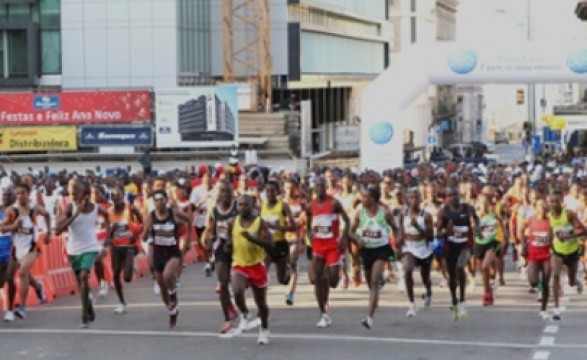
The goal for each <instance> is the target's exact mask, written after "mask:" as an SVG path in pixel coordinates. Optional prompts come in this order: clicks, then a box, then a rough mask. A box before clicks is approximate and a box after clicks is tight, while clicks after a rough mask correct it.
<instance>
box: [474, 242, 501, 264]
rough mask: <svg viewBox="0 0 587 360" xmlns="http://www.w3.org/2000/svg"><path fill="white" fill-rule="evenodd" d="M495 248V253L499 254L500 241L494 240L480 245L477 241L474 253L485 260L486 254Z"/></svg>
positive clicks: (477, 257)
mask: <svg viewBox="0 0 587 360" xmlns="http://www.w3.org/2000/svg"><path fill="white" fill-rule="evenodd" d="M489 250H493V251H494V252H495V254H496V255H497V254H499V253H498V251H499V243H498V242H497V241H492V242H490V243H489V244H485V245H480V244H477V243H474V244H473V255H474V256H475V258H476V259H479V260H483V259H484V258H485V254H486V253H487V252H488V251H489Z"/></svg>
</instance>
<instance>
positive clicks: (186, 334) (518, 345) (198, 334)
mask: <svg viewBox="0 0 587 360" xmlns="http://www.w3.org/2000/svg"><path fill="white" fill-rule="evenodd" d="M0 334H6V335H8V334H30V335H81V336H86V335H102V336H157V337H161V336H164V337H191V338H218V333H211V332H198V331H138V330H95V329H85V330H78V329H76V330H73V329H0ZM240 337H245V338H255V339H256V338H257V334H252V333H251V334H243V335H240ZM271 338H272V339H284V340H306V341H308V340H314V341H337V342H348V341H356V342H378V343H400V344H414V345H445V346H471V347H489V348H509V349H532V348H534V347H535V345H534V344H523V343H504V342H485V341H455V340H441V339H407V338H383V337H365V336H347V335H335V334H333V335H325V334H275V333H272V334H271ZM585 347H587V345H585Z"/></svg>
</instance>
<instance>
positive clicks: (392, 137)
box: [360, 43, 587, 171]
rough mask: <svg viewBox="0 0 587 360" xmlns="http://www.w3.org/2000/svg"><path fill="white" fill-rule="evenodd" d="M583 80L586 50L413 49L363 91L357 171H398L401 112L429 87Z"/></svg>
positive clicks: (549, 46)
mask: <svg viewBox="0 0 587 360" xmlns="http://www.w3.org/2000/svg"><path fill="white" fill-rule="evenodd" d="M586 81H587V45H585V44H577V43H575V44H561V43H523V44H499V43H497V44H492V45H485V44H476V45H473V46H465V45H462V44H459V43H437V44H433V45H412V46H411V47H410V48H408V49H406V51H404V53H402V54H401V55H400V58H399V59H398V60H397V61H396V62H394V63H393V64H392V65H391V66H390V67H389V68H387V69H386V70H385V71H384V72H383V73H381V74H380V75H379V76H378V77H377V78H376V79H375V80H374V81H373V82H372V83H371V84H369V86H368V87H367V88H366V89H365V90H364V91H363V95H362V99H361V150H360V157H361V159H360V160H361V167H362V168H369V169H373V170H377V171H383V170H385V169H390V168H397V167H401V166H403V132H404V125H405V124H406V123H407V122H409V121H416V119H408V118H406V117H405V109H406V108H407V107H408V105H410V103H412V102H413V101H414V100H415V99H416V97H417V96H418V95H419V94H421V93H422V92H423V91H424V90H425V89H426V88H427V87H428V86H429V85H435V84H439V85H452V84H470V83H476V84H479V83H504V84H505V83H549V82H556V83H565V82H575V83H576V82H586Z"/></svg>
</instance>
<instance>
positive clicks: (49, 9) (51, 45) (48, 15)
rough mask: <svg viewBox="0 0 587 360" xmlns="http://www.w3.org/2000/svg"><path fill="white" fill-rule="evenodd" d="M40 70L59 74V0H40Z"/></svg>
mask: <svg viewBox="0 0 587 360" xmlns="http://www.w3.org/2000/svg"><path fill="white" fill-rule="evenodd" d="M39 8H40V12H39V23H40V27H41V72H42V73H43V75H51V74H61V19H60V0H40V3H39Z"/></svg>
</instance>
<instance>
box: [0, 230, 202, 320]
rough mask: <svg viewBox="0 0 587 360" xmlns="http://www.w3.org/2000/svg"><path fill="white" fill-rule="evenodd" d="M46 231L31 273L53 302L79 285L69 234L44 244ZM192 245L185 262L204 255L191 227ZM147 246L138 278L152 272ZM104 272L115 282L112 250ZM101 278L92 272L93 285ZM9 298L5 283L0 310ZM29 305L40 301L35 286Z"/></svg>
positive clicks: (138, 264)
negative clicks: (73, 265) (67, 245)
mask: <svg viewBox="0 0 587 360" xmlns="http://www.w3.org/2000/svg"><path fill="white" fill-rule="evenodd" d="M45 236H46V234H45V233H41V234H39V238H38V244H39V248H40V251H41V252H40V255H39V257H38V258H37V260H36V261H35V264H34V265H33V267H32V268H31V274H32V276H33V277H34V278H35V280H37V282H40V283H42V284H43V290H44V292H45V296H46V298H47V301H48V302H51V301H53V300H54V299H55V298H57V297H64V296H70V295H75V294H77V293H78V291H79V290H78V284H77V280H76V278H75V275H74V273H73V270H72V269H71V265H70V263H69V257H68V256H67V252H66V249H65V244H66V241H67V239H66V236H55V235H50V236H51V241H50V243H49V244H45V243H44V239H45ZM192 239H193V241H192V246H191V247H190V250H189V251H188V252H187V253H186V255H185V257H184V263H185V264H194V263H196V262H198V261H201V259H203V258H204V252H203V249H202V248H201V247H200V245H199V243H198V240H197V236H196V233H195V231H194V230H193V229H192ZM145 246H146V245H145V244H143V243H142V242H141V243H140V244H138V246H137V248H138V250H139V253H138V254H137V256H136V257H135V278H140V277H144V276H148V275H150V273H151V271H150V261H149V258H148V257H147V256H146V254H145V251H144V247H145ZM103 262H104V275H105V278H106V281H107V282H108V283H109V284H112V281H113V273H112V262H111V257H110V253H108V254H107V255H106V256H105V257H104V259H103ZM15 283H16V286H17V294H16V299H15V304H19V303H20V299H19V293H20V278H19V274H18V272H17V274H16V275H15ZM98 285H99V284H98V281H97V278H96V276H95V271H92V273H91V276H90V287H92V288H93V287H96V286H98ZM7 300H8V288H7V286H5V288H4V291H3V292H2V293H1V294H0V309H5V308H6V306H7ZM26 303H27V305H37V304H38V303H39V301H38V298H37V296H36V293H35V289H33V288H31V289H30V290H29V293H28V297H27V302H26Z"/></svg>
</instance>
